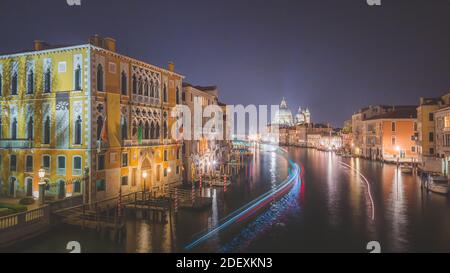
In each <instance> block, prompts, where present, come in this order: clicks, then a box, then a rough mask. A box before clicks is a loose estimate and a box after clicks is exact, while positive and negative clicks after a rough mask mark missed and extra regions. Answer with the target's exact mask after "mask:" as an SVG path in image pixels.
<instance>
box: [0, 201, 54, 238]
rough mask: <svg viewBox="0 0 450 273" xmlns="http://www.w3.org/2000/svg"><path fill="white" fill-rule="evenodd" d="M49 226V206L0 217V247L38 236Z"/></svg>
mask: <svg viewBox="0 0 450 273" xmlns="http://www.w3.org/2000/svg"><path fill="white" fill-rule="evenodd" d="M49 226H50V206H44V207H40V208H37V209H34V210H30V211H26V212H22V213H17V214H13V215H8V216H4V217H0V247H6V246H8V245H12V244H14V243H17V242H18V241H21V240H24V239H27V238H30V237H33V236H36V235H39V234H40V233H41V232H43V231H45V230H47V228H49Z"/></svg>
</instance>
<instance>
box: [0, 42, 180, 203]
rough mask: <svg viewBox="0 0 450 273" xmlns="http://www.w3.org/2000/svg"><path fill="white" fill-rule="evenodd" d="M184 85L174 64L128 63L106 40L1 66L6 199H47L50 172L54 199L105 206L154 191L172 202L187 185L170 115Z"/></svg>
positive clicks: (0, 182)
mask: <svg viewBox="0 0 450 273" xmlns="http://www.w3.org/2000/svg"><path fill="white" fill-rule="evenodd" d="M182 81H183V76H182V75H180V74H177V73H175V72H174V65H173V64H172V63H171V64H169V68H168V69H163V68H160V67H157V66H154V65H151V64H148V63H145V62H142V61H139V60H136V59H133V58H130V57H127V56H124V55H121V54H118V53H117V52H116V43H115V40H113V39H111V38H101V37H99V36H93V37H91V39H90V41H89V43H88V44H83V45H77V46H70V47H52V46H50V45H48V44H46V43H44V42H41V41H36V42H35V48H34V50H33V51H29V52H23V53H17V54H9V55H3V56H0V92H1V98H0V105H1V108H0V116H1V118H0V121H1V128H2V129H1V137H0V156H1V161H0V162H1V166H0V167H1V177H0V194H1V195H4V196H11V197H22V196H34V197H37V195H38V182H39V178H38V175H37V173H38V170H39V169H40V168H41V167H43V168H44V169H45V170H46V177H45V181H46V182H47V183H48V185H49V186H48V193H47V195H50V196H54V198H64V197H66V196H71V195H74V194H82V193H85V197H86V199H85V200H86V201H95V200H101V199H104V198H108V197H112V196H116V195H117V194H118V192H119V189H120V188H122V192H129V191H137V190H142V189H143V188H144V185H145V187H146V189H148V190H152V191H154V192H155V193H157V194H160V193H164V192H165V191H167V190H168V188H169V187H170V186H173V185H176V184H178V183H180V175H181V166H182V164H181V151H180V148H181V145H180V143H177V142H176V141H174V140H172V138H171V135H170V128H171V125H172V123H173V122H174V121H173V120H172V118H171V117H170V109H171V108H172V107H174V106H175V104H176V103H177V102H179V100H180V98H181V91H180V90H181V88H182ZM85 170H87V174H88V176H87V179H82V178H83V175H84V172H85ZM144 173H147V174H148V177H147V178H146V179H145V180H144V179H143V174H144ZM84 181H86V182H84Z"/></svg>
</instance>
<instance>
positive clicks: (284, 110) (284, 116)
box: [274, 98, 293, 126]
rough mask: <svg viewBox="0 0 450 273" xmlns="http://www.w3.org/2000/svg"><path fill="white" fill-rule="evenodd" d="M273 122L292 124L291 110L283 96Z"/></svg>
mask: <svg viewBox="0 0 450 273" xmlns="http://www.w3.org/2000/svg"><path fill="white" fill-rule="evenodd" d="M274 123H275V124H278V125H288V126H290V125H292V124H293V116H292V112H291V110H289V107H288V105H287V102H286V100H285V99H284V98H283V100H282V101H281V104H280V109H279V110H278V112H277V113H276V114H275V120H274Z"/></svg>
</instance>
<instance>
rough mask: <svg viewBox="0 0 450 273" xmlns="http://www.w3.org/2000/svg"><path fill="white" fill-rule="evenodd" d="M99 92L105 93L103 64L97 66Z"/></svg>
mask: <svg viewBox="0 0 450 273" xmlns="http://www.w3.org/2000/svg"><path fill="white" fill-rule="evenodd" d="M97 91H103V67H102V65H101V64H99V65H98V66H97Z"/></svg>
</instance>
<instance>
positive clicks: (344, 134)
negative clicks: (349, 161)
mask: <svg viewBox="0 0 450 273" xmlns="http://www.w3.org/2000/svg"><path fill="white" fill-rule="evenodd" d="M340 135H341V138H342V148H343V149H344V150H345V151H346V152H349V153H351V152H352V147H353V146H354V145H355V144H354V143H353V128H352V120H346V121H345V122H344V128H342V130H341V131H340Z"/></svg>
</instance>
